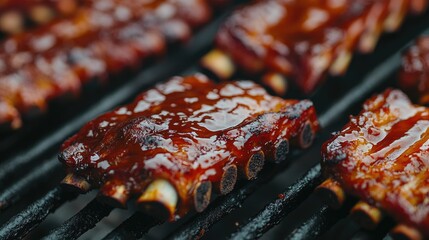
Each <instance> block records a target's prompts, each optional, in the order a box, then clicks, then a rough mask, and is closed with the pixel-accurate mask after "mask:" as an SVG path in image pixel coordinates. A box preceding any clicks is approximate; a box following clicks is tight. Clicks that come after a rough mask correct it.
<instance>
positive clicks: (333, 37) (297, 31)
mask: <svg viewBox="0 0 429 240" xmlns="http://www.w3.org/2000/svg"><path fill="white" fill-rule="evenodd" d="M426 5H427V0H341V1H331V0H322V1H317V0H291V1H284V0H259V1H253V3H251V4H248V5H245V6H244V7H242V8H240V9H239V10H237V11H236V12H235V13H233V15H232V16H231V17H230V18H229V19H228V20H227V21H226V23H225V24H224V25H223V27H222V28H221V30H220V31H219V32H218V35H217V41H216V42H217V46H218V48H220V49H221V50H223V51H225V52H227V53H228V54H229V55H230V56H231V57H232V58H233V60H234V61H235V63H236V64H237V65H238V66H239V67H240V68H242V69H243V70H244V71H246V72H248V73H256V72H258V73H260V72H278V73H281V74H284V75H286V76H288V77H291V78H292V79H293V80H294V82H295V84H296V85H297V86H298V87H299V88H300V89H301V90H302V91H303V92H304V93H310V92H312V91H313V90H314V89H315V88H316V87H317V86H318V85H319V84H320V82H321V81H322V79H323V78H324V75H325V74H326V73H327V72H328V71H330V72H331V73H332V74H335V75H338V74H342V73H344V72H345V71H346V69H347V66H348V63H349V62H350V59H351V57H352V53H353V52H354V51H355V50H356V48H359V49H360V50H361V51H362V52H370V51H372V49H373V48H374V47H375V45H376V42H377V41H378V38H379V36H380V34H381V33H382V32H383V31H384V30H387V31H393V30H395V29H396V28H398V27H399V25H400V23H401V22H402V20H403V18H404V16H405V15H406V14H407V13H408V12H421V11H423V10H424V9H425V7H426Z"/></svg>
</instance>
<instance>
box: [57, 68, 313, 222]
mask: <svg viewBox="0 0 429 240" xmlns="http://www.w3.org/2000/svg"><path fill="white" fill-rule="evenodd" d="M308 122H310V124H311V128H312V130H313V131H317V130H318V128H319V125H318V122H317V119H316V115H315V110H314V108H313V106H312V103H311V102H309V101H296V100H283V99H281V98H278V97H273V96H270V95H268V94H267V93H266V91H265V90H264V89H263V88H261V87H259V86H258V85H256V84H254V83H252V82H249V81H241V82H230V83H222V84H215V83H213V82H211V81H209V80H208V79H207V78H206V77H205V76H203V75H194V76H190V77H186V78H181V77H176V78H173V79H172V80H170V81H168V82H167V83H165V84H160V85H158V86H156V87H155V88H153V89H150V90H147V91H146V92H144V93H142V94H141V95H140V96H139V97H137V99H136V100H135V101H134V102H133V103H131V104H129V105H126V106H123V107H120V108H117V109H116V110H114V111H112V112H108V113H106V114H103V115H101V116H100V117H98V118H96V119H95V120H93V121H91V122H89V123H88V124H87V125H85V126H84V127H83V128H82V129H81V130H80V131H79V132H78V133H77V134H76V135H75V136H73V137H71V138H70V139H69V140H68V141H66V142H65V143H64V145H63V146H62V153H61V154H60V160H61V161H63V162H64V163H65V164H66V165H67V168H68V171H71V172H75V173H77V174H79V175H81V176H83V177H85V178H86V179H88V180H89V182H90V183H91V184H93V186H100V185H103V184H104V183H106V182H108V181H110V182H114V183H117V184H121V185H125V186H126V189H127V193H129V194H130V195H136V194H137V195H138V194H141V193H142V192H143V191H144V190H145V187H146V186H148V184H149V183H150V182H152V181H153V180H155V179H160V178H161V179H167V180H168V181H169V182H171V183H172V184H173V186H174V187H175V188H176V191H177V192H178V195H179V198H180V200H179V209H178V212H177V213H178V215H179V216H180V215H183V214H185V213H186V212H187V211H188V210H189V208H190V207H191V206H192V201H190V200H191V199H192V196H191V195H192V192H193V190H194V188H195V187H196V185H197V183H199V182H203V181H211V182H213V183H216V182H219V181H220V178H221V175H222V173H223V169H224V167H226V166H228V165H230V164H235V165H237V166H238V168H239V170H240V169H243V168H244V164H245V163H246V162H247V161H248V160H249V158H250V157H251V156H252V155H253V154H254V153H257V152H258V151H260V150H262V151H264V152H265V153H266V158H268V159H269V158H272V157H273V156H271V155H270V154H272V153H273V152H274V146H276V144H277V143H279V142H280V141H281V140H282V139H294V137H296V136H297V134H298V133H299V132H300V131H302V128H303V127H304V125H305V123H308Z"/></svg>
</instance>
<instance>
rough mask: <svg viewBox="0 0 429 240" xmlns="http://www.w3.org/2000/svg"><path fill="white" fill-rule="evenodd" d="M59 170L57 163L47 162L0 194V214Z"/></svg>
mask: <svg viewBox="0 0 429 240" xmlns="http://www.w3.org/2000/svg"><path fill="white" fill-rule="evenodd" d="M57 170H61V165H60V164H59V162H58V161H47V162H45V163H43V164H42V165H41V166H39V167H37V168H35V169H34V170H33V171H31V172H30V174H28V175H27V176H25V177H24V178H22V179H20V180H19V181H18V182H16V183H15V184H13V185H12V186H10V187H8V188H7V189H6V190H5V191H3V192H2V193H1V194H0V213H1V212H3V211H5V210H6V209H7V208H9V207H11V206H13V205H14V204H15V203H17V202H18V201H19V200H20V199H21V198H22V196H24V194H28V193H30V192H31V191H30V190H31V189H33V188H34V187H35V186H37V185H39V184H41V183H43V182H46V181H47V180H49V179H50V178H51V175H50V173H52V172H54V171H57Z"/></svg>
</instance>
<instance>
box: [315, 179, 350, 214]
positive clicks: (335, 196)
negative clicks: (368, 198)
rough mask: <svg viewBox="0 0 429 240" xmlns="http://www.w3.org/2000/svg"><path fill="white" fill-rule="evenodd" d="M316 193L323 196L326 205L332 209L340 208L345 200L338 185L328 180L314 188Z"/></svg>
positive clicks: (342, 191)
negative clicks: (325, 199)
mask: <svg viewBox="0 0 429 240" xmlns="http://www.w3.org/2000/svg"><path fill="white" fill-rule="evenodd" d="M316 191H317V192H319V193H320V194H322V195H324V196H327V198H328V205H329V206H330V207H331V208H334V209H338V208H340V207H341V206H342V205H343V203H344V200H345V198H346V195H345V193H344V190H343V189H342V188H341V186H340V184H339V183H338V182H337V181H335V180H333V179H330V178H329V179H327V180H325V181H324V182H323V183H322V184H320V185H319V186H318V187H317V188H316Z"/></svg>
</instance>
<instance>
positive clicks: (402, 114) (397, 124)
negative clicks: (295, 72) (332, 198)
mask: <svg viewBox="0 0 429 240" xmlns="http://www.w3.org/2000/svg"><path fill="white" fill-rule="evenodd" d="M363 108H364V109H363V111H362V112H361V113H360V114H359V116H356V117H352V118H351V120H350V122H349V123H348V124H347V125H346V126H345V127H344V128H343V129H342V130H341V131H340V132H339V133H336V134H335V136H334V137H333V138H332V139H331V140H329V141H328V142H326V143H325V144H324V145H323V148H322V157H323V160H322V168H323V171H324V174H326V176H328V177H330V178H332V179H333V180H334V181H335V182H337V183H339V185H340V186H341V188H342V189H344V190H345V191H346V192H348V193H350V194H352V195H356V196H358V197H359V198H361V199H362V200H363V201H365V202H367V203H369V204H370V205H372V206H375V207H377V208H380V209H381V210H383V211H385V212H386V213H388V214H389V215H391V216H393V217H394V218H395V219H396V220H397V221H398V222H400V223H402V224H405V225H408V226H410V227H412V228H416V229H418V231H419V232H420V233H421V234H423V235H424V236H426V237H428V236H429V201H428V200H429V197H428V196H429V195H428V194H429V185H428V184H429V171H428V169H429V168H428V166H429V165H428V162H427V160H428V156H429V148H428V147H429V109H428V108H425V107H421V106H416V105H413V104H412V103H411V102H410V100H409V99H408V98H407V97H406V95H405V94H404V93H402V92H401V91H399V90H387V91H385V92H384V93H383V94H380V95H377V96H374V97H372V98H371V99H369V100H368V101H367V102H366V103H365V104H364V107H363ZM340 195H341V194H340ZM371 211H372V210H371ZM373 215H374V216H376V217H377V215H379V214H373Z"/></svg>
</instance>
